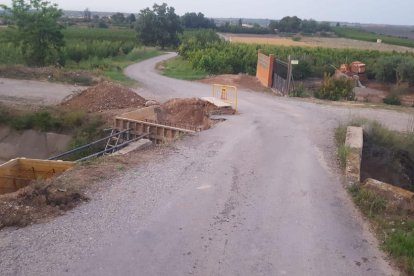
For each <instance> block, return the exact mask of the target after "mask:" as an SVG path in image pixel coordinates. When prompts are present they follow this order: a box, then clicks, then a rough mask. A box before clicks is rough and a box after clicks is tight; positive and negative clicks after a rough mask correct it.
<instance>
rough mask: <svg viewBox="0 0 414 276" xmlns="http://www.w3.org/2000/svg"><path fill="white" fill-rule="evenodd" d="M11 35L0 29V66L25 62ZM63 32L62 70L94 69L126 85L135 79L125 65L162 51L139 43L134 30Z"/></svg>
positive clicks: (4, 29)
mask: <svg viewBox="0 0 414 276" xmlns="http://www.w3.org/2000/svg"><path fill="white" fill-rule="evenodd" d="M11 34H12V33H10V30H9V29H8V28H1V29H0V48H1V49H2V51H0V65H3V66H7V65H16V64H21V65H25V64H24V58H23V56H22V53H21V52H20V50H19V48H18V47H16V45H15V44H13V43H12V42H9V41H8V40H7V37H8V36H10V35H11ZM63 34H64V37H65V46H64V48H63V50H62V60H63V64H62V65H64V68H65V69H68V70H88V71H94V72H95V73H97V74H100V75H104V76H106V77H108V78H109V79H111V80H114V81H118V82H121V83H123V84H127V85H132V84H133V83H134V81H132V80H130V79H129V78H127V77H126V76H125V75H124V74H123V73H122V71H123V69H124V68H125V67H126V66H128V65H130V64H132V63H134V62H139V61H142V60H144V59H147V58H151V57H154V56H157V55H159V54H161V53H162V52H161V51H158V50H157V49H155V48H148V47H141V46H139V45H138V44H137V39H136V32H135V31H134V30H133V29H126V28H110V29H97V28H83V27H69V28H67V29H64V30H63Z"/></svg>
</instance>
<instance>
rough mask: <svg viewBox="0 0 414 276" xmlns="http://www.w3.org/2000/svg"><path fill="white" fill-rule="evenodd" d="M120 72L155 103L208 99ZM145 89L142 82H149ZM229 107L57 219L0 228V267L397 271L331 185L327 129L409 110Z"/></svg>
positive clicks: (180, 86) (149, 65)
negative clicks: (228, 112) (230, 111)
mask: <svg viewBox="0 0 414 276" xmlns="http://www.w3.org/2000/svg"><path fill="white" fill-rule="evenodd" d="M171 56H173V54H169V55H166V56H163V57H157V58H154V59H151V60H148V61H144V62H143V63H141V64H137V65H133V66H131V67H129V68H128V69H127V73H128V75H129V76H131V77H134V78H136V79H137V80H138V81H140V82H141V83H143V84H144V85H143V88H141V90H140V92H144V93H149V92H152V93H154V94H155V95H156V97H155V98H157V99H160V100H162V99H167V98H171V97H182V96H202V95H208V94H209V92H210V87H209V86H207V85H203V84H199V83H189V82H184V81H177V80H173V79H168V78H164V77H162V76H159V75H158V74H156V72H155V71H154V70H153V68H154V65H155V63H156V62H158V61H161V60H163V59H165V58H167V57H171ZM150 87H151V90H150V89H149V88H150ZM240 113H241V114H240V115H237V116H230V117H228V120H227V121H226V122H224V123H221V124H219V125H217V126H216V127H214V128H212V129H210V130H208V131H205V132H202V133H199V134H197V135H194V136H192V137H186V138H185V139H183V140H181V141H179V142H177V143H176V144H175V145H174V146H168V147H164V148H161V149H158V150H157V151H155V152H154V154H153V155H152V156H151V158H150V159H149V161H148V162H147V163H146V164H145V165H141V166H138V167H136V168H134V169H132V170H128V171H126V172H125V174H124V176H122V177H120V178H118V179H115V180H108V181H104V182H103V183H102V187H103V188H102V191H101V192H99V193H97V194H96V195H94V196H93V200H92V201H91V202H90V203H87V204H84V205H82V206H80V207H79V208H77V209H74V210H73V211H72V212H70V213H68V214H66V215H65V216H62V217H59V218H57V219H55V220H53V221H51V222H48V223H45V224H38V225H33V226H30V227H27V228H24V229H19V230H14V229H4V230H3V231H1V232H0V252H1V255H0V275H398V273H397V272H396V271H394V270H393V269H392V268H391V267H390V266H389V265H388V263H387V262H386V261H385V260H384V256H383V255H382V254H381V252H380V251H379V250H378V249H377V248H378V247H377V246H378V245H377V242H376V240H375V239H374V237H373V235H372V234H371V233H370V232H369V231H368V228H367V226H366V224H364V223H363V220H362V219H361V217H360V215H359V213H358V212H357V211H356V209H355V208H354V207H353V204H352V202H351V200H350V199H349V197H348V195H347V193H346V192H345V190H344V188H343V187H342V182H341V176H340V173H339V172H338V170H337V166H336V162H335V147H334V141H333V129H334V128H335V127H336V126H337V124H338V122H339V121H340V120H344V119H347V118H349V117H351V116H352V115H366V116H370V117H372V118H377V119H384V120H385V122H386V123H387V124H388V125H390V126H393V127H394V128H402V129H403V128H405V127H406V124H407V123H406V122H407V120H408V115H406V114H400V113H396V112H390V111H378V110H376V111H374V110H369V109H356V110H351V109H347V108H338V107H331V106H324V105H316V104H312V103H304V102H299V101H293V100H288V99H284V98H278V97H273V96H269V95H265V94H258V93H248V92H243V91H242V92H241V93H240Z"/></svg>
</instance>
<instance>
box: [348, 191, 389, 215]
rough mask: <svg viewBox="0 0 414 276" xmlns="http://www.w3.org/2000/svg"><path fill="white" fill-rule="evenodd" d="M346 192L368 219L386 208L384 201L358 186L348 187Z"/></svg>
mask: <svg viewBox="0 0 414 276" xmlns="http://www.w3.org/2000/svg"><path fill="white" fill-rule="evenodd" d="M348 191H349V192H350V193H351V195H352V197H353V199H354V201H355V203H356V204H357V205H358V206H359V207H360V208H361V210H362V212H363V213H364V214H365V215H367V216H369V217H373V216H375V215H378V214H379V213H381V212H383V211H384V210H385V208H386V201H385V200H384V199H383V198H382V197H380V196H379V195H377V194H376V193H374V192H372V191H369V190H366V189H364V188H361V186H360V185H359V184H354V185H352V186H350V188H348Z"/></svg>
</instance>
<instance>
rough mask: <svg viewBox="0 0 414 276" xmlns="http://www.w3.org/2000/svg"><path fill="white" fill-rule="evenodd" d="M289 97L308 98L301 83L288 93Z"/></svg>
mask: <svg viewBox="0 0 414 276" xmlns="http://www.w3.org/2000/svg"><path fill="white" fill-rule="evenodd" d="M289 96H290V97H299V98H304V97H307V96H308V93H307V91H306V88H305V86H303V84H302V83H300V84H299V85H298V86H296V87H295V88H294V89H293V90H292V91H291V92H290V93H289Z"/></svg>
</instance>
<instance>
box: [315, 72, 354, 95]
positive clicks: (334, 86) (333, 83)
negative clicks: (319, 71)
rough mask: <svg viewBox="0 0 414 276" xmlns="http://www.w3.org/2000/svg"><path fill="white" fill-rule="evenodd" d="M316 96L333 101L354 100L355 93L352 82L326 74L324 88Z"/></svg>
mask: <svg viewBox="0 0 414 276" xmlns="http://www.w3.org/2000/svg"><path fill="white" fill-rule="evenodd" d="M315 96H316V97H317V98H320V99H327V100H332V101H338V100H342V99H344V100H349V101H351V100H354V98H355V93H354V91H353V85H352V81H351V80H349V79H345V78H335V77H333V76H330V75H328V74H325V76H324V78H323V82H322V86H321V88H320V90H319V91H317V92H316V93H315Z"/></svg>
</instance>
